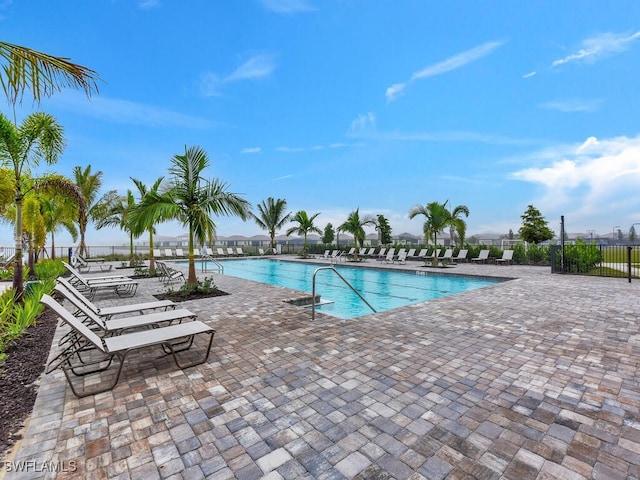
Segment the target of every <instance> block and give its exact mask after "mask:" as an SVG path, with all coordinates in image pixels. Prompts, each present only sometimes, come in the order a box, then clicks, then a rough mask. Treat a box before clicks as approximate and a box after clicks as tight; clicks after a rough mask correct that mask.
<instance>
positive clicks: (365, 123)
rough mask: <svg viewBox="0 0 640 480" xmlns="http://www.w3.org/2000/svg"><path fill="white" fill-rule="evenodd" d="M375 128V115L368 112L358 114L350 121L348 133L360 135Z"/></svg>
mask: <svg viewBox="0 0 640 480" xmlns="http://www.w3.org/2000/svg"><path fill="white" fill-rule="evenodd" d="M375 128H376V115H375V113H372V112H369V113H366V114H360V115H358V117H357V118H356V119H355V120H354V121H352V122H351V125H350V126H349V132H348V133H347V134H348V135H361V134H363V133H366V132H370V131H372V130H375Z"/></svg>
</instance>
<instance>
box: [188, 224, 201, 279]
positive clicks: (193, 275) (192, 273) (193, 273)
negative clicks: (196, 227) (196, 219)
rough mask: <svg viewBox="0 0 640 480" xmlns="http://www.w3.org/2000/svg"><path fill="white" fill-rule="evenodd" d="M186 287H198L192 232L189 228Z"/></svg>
mask: <svg viewBox="0 0 640 480" xmlns="http://www.w3.org/2000/svg"><path fill="white" fill-rule="evenodd" d="M187 285H198V279H197V278H196V262H195V260H194V258H193V230H192V229H191V228H189V276H188V277H187Z"/></svg>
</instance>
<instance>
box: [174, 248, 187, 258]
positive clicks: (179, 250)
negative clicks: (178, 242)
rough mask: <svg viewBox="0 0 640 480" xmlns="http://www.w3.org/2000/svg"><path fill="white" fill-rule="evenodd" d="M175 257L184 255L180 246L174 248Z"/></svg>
mask: <svg viewBox="0 0 640 480" xmlns="http://www.w3.org/2000/svg"><path fill="white" fill-rule="evenodd" d="M176 257H186V255H185V254H184V251H183V250H182V249H181V248H176Z"/></svg>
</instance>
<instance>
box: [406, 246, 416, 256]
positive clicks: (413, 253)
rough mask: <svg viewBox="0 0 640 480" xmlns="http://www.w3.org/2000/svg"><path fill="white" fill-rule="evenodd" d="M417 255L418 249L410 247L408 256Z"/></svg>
mask: <svg viewBox="0 0 640 480" xmlns="http://www.w3.org/2000/svg"><path fill="white" fill-rule="evenodd" d="M415 255H416V249H415V248H410V249H409V251H408V252H407V257H414V256H415Z"/></svg>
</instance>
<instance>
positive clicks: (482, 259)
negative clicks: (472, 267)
mask: <svg viewBox="0 0 640 480" xmlns="http://www.w3.org/2000/svg"><path fill="white" fill-rule="evenodd" d="M488 258H489V250H480V253H479V254H478V256H477V257H474V258H472V259H471V261H472V262H479V263H486V261H487V259H488Z"/></svg>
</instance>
